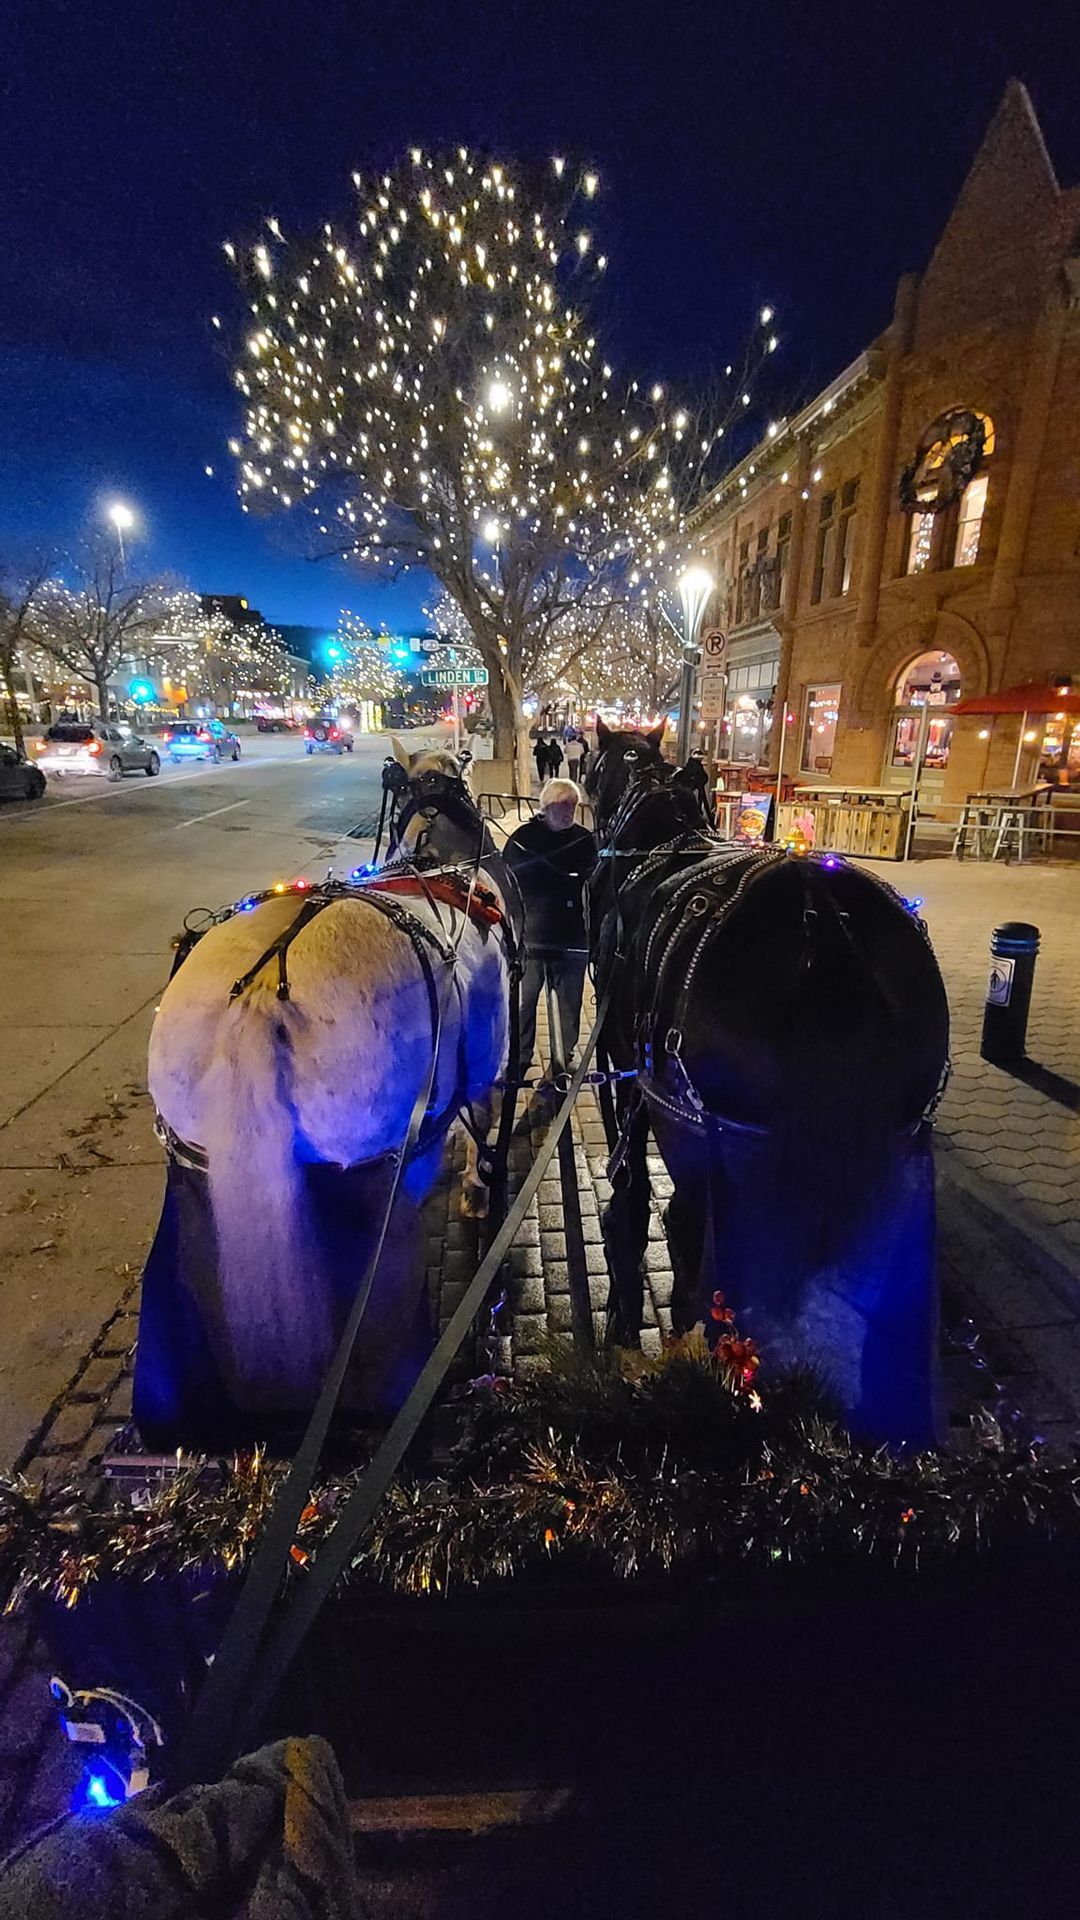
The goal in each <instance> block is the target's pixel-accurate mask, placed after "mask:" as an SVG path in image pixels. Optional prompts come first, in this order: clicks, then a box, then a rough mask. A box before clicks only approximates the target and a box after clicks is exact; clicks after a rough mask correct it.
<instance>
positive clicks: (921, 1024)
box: [589, 727, 948, 1445]
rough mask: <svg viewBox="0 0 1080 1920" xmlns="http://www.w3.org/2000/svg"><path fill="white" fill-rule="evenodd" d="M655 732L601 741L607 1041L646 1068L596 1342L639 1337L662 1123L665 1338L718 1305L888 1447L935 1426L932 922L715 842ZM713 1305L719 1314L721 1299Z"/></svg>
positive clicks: (817, 858)
mask: <svg viewBox="0 0 1080 1920" xmlns="http://www.w3.org/2000/svg"><path fill="white" fill-rule="evenodd" d="M661 731H662V730H661V729H659V728H657V729H655V730H654V731H653V732H652V733H640V732H629V731H624V732H613V731H610V730H608V729H606V728H604V727H600V729H599V748H600V750H599V754H598V756H597V758H596V761H595V763H594V765H593V768H592V770H591V773H590V777H589V789H590V792H591V794H592V797H593V802H594V806H595V810H596V817H597V826H598V829H599V834H600V839H601V843H602V857H601V862H600V868H599V871H598V875H597V879H596V882H595V884H594V889H593V896H592V907H593V929H594V936H593V938H594V952H595V959H596V968H597V990H598V994H600V995H602V994H603V993H604V991H605V989H606V988H608V987H610V989H611V996H612V997H611V1002H610V1008H609V1012H608V1016H607V1020H606V1023H605V1034H604V1040H605V1042H606V1046H607V1050H608V1052H609V1054H610V1055H611V1058H612V1060H613V1062H614V1064H615V1065H616V1066H617V1067H620V1068H623V1069H626V1068H628V1067H631V1066H636V1067H637V1078H636V1081H635V1082H633V1083H632V1084H631V1089H630V1091H629V1092H625V1091H624V1092H623V1095H622V1098H621V1102H620V1108H621V1111H620V1121H621V1135H620V1141H619V1146H618V1148H617V1150H616V1153H615V1155H614V1157H613V1172H612V1184H613V1194H612V1199H611V1202H610V1204H609V1206H608V1208H607V1211H606V1214H605V1218H604V1235H605V1244H606V1248H607V1256H608V1266H609V1270H610V1275H611V1283H612V1286H611V1309H610V1314H609V1334H610V1337H612V1338H613V1339H614V1340H616V1341H617V1342H618V1343H619V1344H621V1345H630V1346H633V1345H636V1344H637V1343H638V1340H639V1335H640V1327H641V1314H642V1272H641V1261H642V1256H643V1254H644V1250H645V1244H646V1239H647V1233H648V1217H649V1184H648V1174H647V1167H646V1148H647V1141H648V1134H649V1129H650V1127H651V1129H652V1132H653V1135H654V1137H655V1140H656V1144H657V1146H658V1148H659V1150H660V1153H661V1155H662V1156H663V1159H664V1162H665V1165H666V1166H667V1168H668V1171H669V1173H670V1174H671V1177H672V1179H673V1181H674V1188H675V1191H674V1196H673V1198H672V1201H671V1203H670V1206H669V1208H668V1213H667V1229H668V1239H669V1244H670V1248H671V1257H672V1266H673V1269H674V1275H675V1286H674V1294H673V1300H672V1325H673V1329H674V1331H675V1332H677V1333H678V1332H684V1331H687V1330H688V1329H689V1328H691V1327H693V1326H694V1325H695V1324H696V1323H698V1322H700V1321H704V1324H705V1326H706V1329H707V1330H709V1329H713V1330H715V1329H716V1328H717V1327H718V1325H722V1324H723V1323H722V1322H719V1323H718V1322H716V1321H714V1320H711V1319H710V1313H711V1309H712V1306H713V1297H714V1295H715V1294H717V1293H723V1295H724V1296H725V1304H726V1305H728V1306H730V1307H731V1308H732V1309H733V1310H734V1312H735V1315H736V1319H737V1322H738V1326H739V1329H740V1331H741V1332H742V1333H743V1334H744V1335H749V1336H752V1337H753V1338H754V1339H755V1340H756V1342H757V1343H758V1345H759V1347H760V1348H761V1350H762V1351H763V1353H764V1354H765V1355H766V1357H767V1358H772V1359H774V1360H777V1361H782V1362H797V1361H803V1362H809V1363H811V1364H813V1365H814V1366H815V1367H816V1368H817V1369H818V1370H819V1371H820V1373H821V1374H822V1375H823V1377H824V1379H825V1380H826V1382H827V1383H828V1385H829V1387H830V1388H831V1390H832V1392H833V1394H834V1396H835V1398H836V1400H837V1402H838V1404H839V1406H840V1408H841V1410H842V1412H843V1414H844V1416H845V1418H846V1419H847V1421H848V1422H849V1424H850V1425H851V1426H852V1427H853V1428H854V1429H856V1430H858V1431H860V1432H862V1433H865V1434H868V1435H873V1436H875V1437H877V1438H880V1439H882V1440H890V1441H895V1442H910V1443H913V1444H919V1445H922V1444H927V1443H930V1442H931V1441H932V1440H933V1439H934V1437H935V1434H936V1431H937V1420H936V1392H935V1380H936V1350H937V1301H936V1290H935V1282H934V1247H933V1239H934V1230H933V1212H934V1208H933V1164H932V1158H931V1151H930V1127H929V1120H928V1115H929V1113H930V1111H931V1110H932V1107H933V1105H934V1103H935V1101H936V1099H937V1098H938V1096H939V1094H940V1091H941V1088H942V1086H943V1084H944V1079H945V1074H946V1069H947V1057H948V1007H947V1004H946V999H945V991H944V987H943V985H942V980H941V975H940V973H939V971H938V967H937V963H936V961H935V959H934V955H933V952H932V950H931V948H930V944H929V941H928V939H927V936H926V932H925V928H924V927H923V925H922V923H921V921H919V920H917V919H916V918H915V917H914V916H913V914H912V913H911V912H909V911H908V909H907V908H906V907H905V905H904V903H903V901H902V900H901V899H900V897H899V895H898V894H896V893H895V892H894V890H893V889H892V888H891V887H889V886H887V885H886V884H885V883H884V882H883V881H881V880H880V879H878V878H877V877H876V876H875V875H874V874H872V873H870V872H867V871H864V870H862V869H860V868H858V867H853V866H850V865H848V864H847V863H846V862H845V861H843V860H841V859H839V858H838V857H837V856H836V855H833V854H826V855H810V856H790V855H787V854H785V853H783V852H781V851H779V850H777V849H774V848H771V847H746V846H743V845H737V844H733V843H725V842H724V841H721V840H720V839H719V838H718V837H717V835H716V834H714V833H713V832H712V831H711V829H709V828H708V827H707V826H705V825H703V824H702V818H701V811H700V806H699V802H698V798H697V796H696V794H695V793H694V792H693V791H692V790H690V789H688V788H687V787H686V786H685V785H684V784H683V783H681V782H680V778H679V775H678V774H677V773H673V772H672V769H671V768H670V767H668V766H667V765H666V764H665V763H664V762H663V760H662V759H661V756H660V735H661ZM718 1310H719V1309H718Z"/></svg>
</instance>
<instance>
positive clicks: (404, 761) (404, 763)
mask: <svg viewBox="0 0 1080 1920" xmlns="http://www.w3.org/2000/svg"><path fill="white" fill-rule="evenodd" d="M390 745H391V747H392V748H393V753H394V759H395V760H396V761H397V763H398V766H399V767H404V769H405V771H406V773H408V772H409V771H410V770H411V768H412V754H411V753H410V752H409V750H408V748H407V747H403V746H402V744H401V741H400V740H399V739H398V737H397V734H396V733H392V734H391V735H390Z"/></svg>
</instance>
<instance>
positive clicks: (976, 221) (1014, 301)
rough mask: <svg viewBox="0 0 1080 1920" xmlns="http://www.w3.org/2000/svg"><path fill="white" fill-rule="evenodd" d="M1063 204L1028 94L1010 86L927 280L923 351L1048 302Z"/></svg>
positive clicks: (919, 334)
mask: <svg viewBox="0 0 1080 1920" xmlns="http://www.w3.org/2000/svg"><path fill="white" fill-rule="evenodd" d="M1059 200H1060V193H1059V189H1058V184H1057V181H1056V179H1055V177H1054V170H1053V168H1052V166H1051V164H1050V159H1049V156H1048V154H1047V151H1046V147H1045V145H1044V144H1043V137H1042V134H1041V132H1040V130H1039V123H1038V121H1037V120H1036V118H1035V110H1034V108H1033V107H1032V104H1031V100H1030V98H1029V96H1028V92H1027V88H1026V87H1024V86H1023V85H1022V84H1021V82H1020V81H1019V80H1011V81H1010V82H1009V85H1008V87H1007V88H1006V90H1005V95H1004V98H1003V100H1002V102H1001V105H1000V106H999V108H998V110H997V112H996V114H995V115H994V118H993V120H992V121H991V123H990V126H989V127H988V129H987V132H986V137H985V139H984V140H983V143H982V146H981V147H980V148H979V151H978V153H977V154H976V156H975V159H974V162H973V164H972V167H971V171H970V173H969V174H968V177H967V179H966V180H965V182H964V185H963V187H962V188H961V190H960V195H959V198H958V199H957V202H956V205H955V206H954V208H953V210H952V213H951V214H950V216H949V220H948V223H947V225H946V227H945V231H944V233H943V234H942V236H941V239H940V240H939V241H938V244H937V247H936V248H935V250H934V254H933V257H932V259H931V261H930V264H929V266H928V267H927V269H926V273H925V275H924V276H923V280H922V284H921V286H920V289H919V305H918V320H917V325H916V335H915V346H916V348H919V347H925V346H927V345H929V344H931V343H932V342H934V341H935V340H937V339H940V338H941V337H943V336H945V335H947V334H955V333H957V332H959V331H966V330H967V329H968V328H970V327H977V326H981V325H984V324H985V323H986V322H988V321H998V322H1000V321H1001V320H1002V319H1003V318H1006V317H1007V316H1008V315H1009V314H1010V313H1015V314H1017V315H1019V314H1020V313H1021V312H1023V311H1025V310H1030V308H1031V307H1032V305H1033V304H1036V303H1037V302H1038V301H1039V300H1040V299H1041V297H1042V294H1043V291H1044V289H1045V286H1046V280H1047V276H1048V274H1049V272H1050V270H1051V268H1052V266H1053V264H1054V261H1055V258H1056V256H1057V253H1058V249H1059V246H1060V240H1059V232H1058V228H1059Z"/></svg>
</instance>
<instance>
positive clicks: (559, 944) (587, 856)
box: [506, 780, 597, 1086]
mask: <svg viewBox="0 0 1080 1920" xmlns="http://www.w3.org/2000/svg"><path fill="white" fill-rule="evenodd" d="M580 805H581V789H580V788H579V787H578V786H576V785H575V783H574V782H573V781H572V780H549V781H547V783H546V785H545V786H544V788H543V789H542V791H541V794H540V811H539V813H537V814H535V815H534V817H533V818H532V819H531V820H527V821H526V822H525V825H524V826H522V827H519V828H518V829H517V832H516V833H512V834H511V836H510V838H509V840H508V841H507V843H506V858H507V860H508V862H509V864H510V866H511V867H512V868H513V870H514V875H515V878H516V879H517V882H518V885H519V887H520V888H521V894H522V899H523V900H524V903H525V949H526V962H525V973H524V976H523V978H522V982H521V1051H520V1055H519V1073H520V1077H521V1078H522V1079H524V1077H525V1075H526V1074H527V1072H528V1070H529V1066H530V1064H531V1062H532V1057H533V1052H534V1049H535V1046H536V1010H537V1004H538V1002H539V999H540V995H541V993H542V991H543V989H544V987H545V986H546V985H550V987H551V991H552V996H553V998H554V1001H555V1004H556V1007H557V1009H558V1019H559V1026H560V1028H561V1035H560V1036H558V1037H557V1036H556V1035H555V1034H552V1035H551V1036H550V1052H551V1059H550V1063H549V1069H548V1073H549V1078H548V1082H547V1083H546V1084H548V1085H549V1086H550V1085H551V1083H552V1082H554V1081H555V1080H556V1079H557V1078H558V1076H559V1075H560V1074H562V1073H566V1072H568V1071H570V1070H571V1068H572V1065H573V1057H574V1049H575V1047H576V1046H577V1041H578V1033H579V1031H580V1028H581V998H582V994H583V992H584V989H585V969H586V964H587V962H588V957H589V952H588V940H587V936H586V930H585V886H586V882H587V881H588V879H589V877H590V875H591V874H592V871H593V869H594V867H595V866H596V857H597V856H596V840H595V838H594V837H593V835H592V834H591V833H590V832H589V831H588V829H587V828H586V827H579V826H578V825H577V824H576V822H575V818H574V816H575V814H576V813H577V810H578V807H579V806H580ZM560 1038H561V1046H560V1045H559V1039H560Z"/></svg>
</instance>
